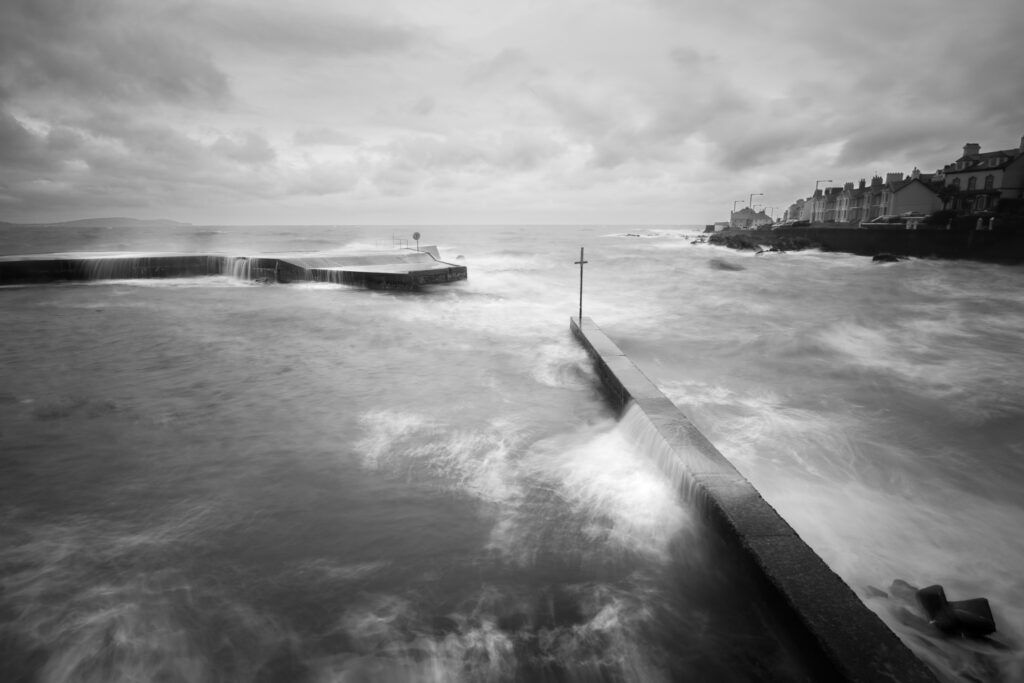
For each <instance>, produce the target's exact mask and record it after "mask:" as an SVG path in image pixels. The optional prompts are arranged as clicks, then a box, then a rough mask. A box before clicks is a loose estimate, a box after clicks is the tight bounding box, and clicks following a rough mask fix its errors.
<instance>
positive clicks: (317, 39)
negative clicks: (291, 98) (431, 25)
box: [182, 2, 425, 57]
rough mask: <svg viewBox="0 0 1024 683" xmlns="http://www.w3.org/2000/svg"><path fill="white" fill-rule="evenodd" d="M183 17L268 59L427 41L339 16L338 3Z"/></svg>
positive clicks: (404, 30)
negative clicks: (336, 5) (271, 56)
mask: <svg viewBox="0 0 1024 683" xmlns="http://www.w3.org/2000/svg"><path fill="white" fill-rule="evenodd" d="M182 16H183V18H185V19H186V20H187V22H188V23H189V24H190V25H192V26H194V27H195V28H196V30H199V31H202V32H204V33H206V34H209V35H211V37H215V38H217V39H219V40H225V41H230V42H231V43H232V44H233V45H234V46H236V47H239V48H242V49H245V50H247V51H251V52H259V53H261V54H263V55H264V56H266V55H281V54H288V55H294V54H304V55H307V56H308V55H323V56H343V57H344V56H354V55H364V54H385V53H389V52H396V51H402V50H406V49H408V48H410V47H412V46H413V45H416V44H418V43H421V42H424V41H425V37H424V36H423V35H422V34H421V33H420V32H418V31H417V30H415V29H414V28H412V27H411V26H407V25H402V24H400V23H397V22H395V21H383V20H379V19H376V18H373V17H371V16H368V15H365V14H353V13H345V12H341V11H338V10H336V9H335V5H334V3H310V2H289V3H286V4H285V3H259V2H218V3H196V4H192V5H189V6H188V8H187V10H186V11H185V12H184V13H183V15H182Z"/></svg>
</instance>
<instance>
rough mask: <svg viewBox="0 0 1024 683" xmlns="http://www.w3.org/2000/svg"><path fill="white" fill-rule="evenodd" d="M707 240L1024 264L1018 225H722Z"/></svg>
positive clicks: (1023, 233) (744, 246) (754, 247)
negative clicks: (765, 227)
mask: <svg viewBox="0 0 1024 683" xmlns="http://www.w3.org/2000/svg"><path fill="white" fill-rule="evenodd" d="M708 243H710V244H717V245H720V246H725V247H729V248H731V249H740V250H748V251H773V252H785V251H802V250H804V249H820V250H822V251H836V252H844V253H849V254H857V255H860V256H872V257H874V256H877V255H879V254H893V255H896V256H912V257H917V258H943V259H970V260H978V261H992V262H999V263H1024V229H1021V228H1018V227H1017V226H1011V225H1006V227H1004V228H997V229H995V230H974V229H968V230H964V229H953V230H947V229H945V228H920V229H917V230H902V229H891V228H860V227H837V226H834V225H810V226H807V227H780V228H775V229H773V230H738V229H726V230H723V231H721V232H716V233H714V234H712V235H710V236H709V237H708Z"/></svg>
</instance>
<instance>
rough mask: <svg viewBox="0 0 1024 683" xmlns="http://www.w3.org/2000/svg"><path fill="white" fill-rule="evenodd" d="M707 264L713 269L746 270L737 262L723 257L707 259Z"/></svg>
mask: <svg viewBox="0 0 1024 683" xmlns="http://www.w3.org/2000/svg"><path fill="white" fill-rule="evenodd" d="M708 265H709V266H711V267H712V268H714V269H715V270H746V268H744V267H743V266H741V265H740V264H738V263H730V262H729V261H726V260H725V259H720V258H713V259H711V260H710V261H708Z"/></svg>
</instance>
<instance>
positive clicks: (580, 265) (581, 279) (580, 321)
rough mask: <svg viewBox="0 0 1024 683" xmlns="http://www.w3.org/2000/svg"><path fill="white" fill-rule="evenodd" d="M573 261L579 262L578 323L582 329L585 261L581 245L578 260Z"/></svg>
mask: <svg viewBox="0 0 1024 683" xmlns="http://www.w3.org/2000/svg"><path fill="white" fill-rule="evenodd" d="M573 263H574V264H579V267H580V317H579V323H580V329H581V330H582V329H583V264H584V263H587V261H584V260H583V247H580V260H579V261H573Z"/></svg>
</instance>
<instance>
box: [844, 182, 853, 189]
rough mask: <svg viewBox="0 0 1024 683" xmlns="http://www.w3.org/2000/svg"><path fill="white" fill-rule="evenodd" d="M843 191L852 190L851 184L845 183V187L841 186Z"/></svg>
mask: <svg viewBox="0 0 1024 683" xmlns="http://www.w3.org/2000/svg"><path fill="white" fill-rule="evenodd" d="M843 189H844V190H852V189H853V183H846V184H845V185H843Z"/></svg>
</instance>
